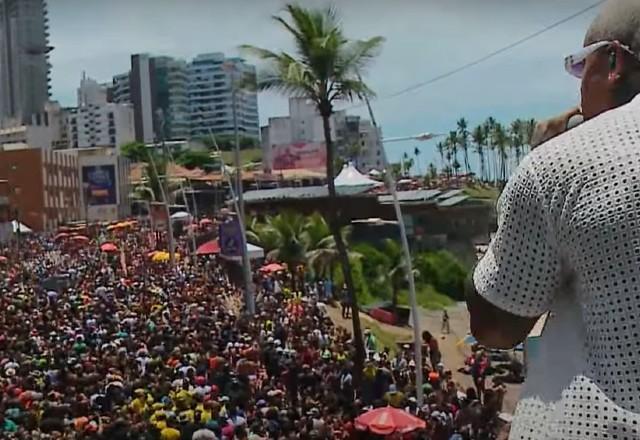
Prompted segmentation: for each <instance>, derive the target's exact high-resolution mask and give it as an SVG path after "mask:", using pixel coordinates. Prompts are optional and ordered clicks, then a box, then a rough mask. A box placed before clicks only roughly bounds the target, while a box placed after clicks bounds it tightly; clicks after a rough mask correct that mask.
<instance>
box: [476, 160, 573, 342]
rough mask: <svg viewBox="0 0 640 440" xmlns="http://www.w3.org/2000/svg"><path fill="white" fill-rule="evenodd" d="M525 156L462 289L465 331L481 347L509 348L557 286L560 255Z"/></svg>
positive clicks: (535, 169)
mask: <svg viewBox="0 0 640 440" xmlns="http://www.w3.org/2000/svg"><path fill="white" fill-rule="evenodd" d="M535 160H536V158H535V154H534V155H530V156H527V158H526V159H525V160H524V161H523V162H522V164H521V165H520V167H519V168H518V170H517V171H516V172H515V173H514V175H513V176H512V177H511V179H510V180H509V182H508V183H507V186H506V187H505V189H504V191H503V193H502V194H501V196H500V200H499V202H498V230H497V231H496V234H495V236H494V237H493V240H492V241H491V244H490V245H489V248H488V249H487V252H486V253H485V255H484V256H483V258H482V260H481V261H480V262H479V263H478V265H477V266H476V268H475V270H474V273H473V279H472V280H470V281H469V283H468V287H467V304H468V307H469V312H470V314H471V330H472V333H473V335H474V336H475V337H476V339H478V341H479V342H480V343H482V344H485V345H487V346H489V347H495V348H504V349H506V348H512V347H513V346H515V345H517V344H518V343H519V342H521V341H523V340H524V339H525V338H526V336H527V335H528V333H529V332H530V331H531V328H533V326H534V325H535V323H536V321H537V320H538V318H539V317H540V316H541V315H543V314H544V313H546V312H547V311H549V308H550V306H551V304H552V302H553V299H554V297H555V294H556V292H557V289H558V286H559V282H560V266H561V265H560V251H559V248H558V243H557V241H556V238H555V232H554V228H553V226H552V221H551V220H550V217H549V215H550V213H549V207H548V205H547V202H546V201H547V197H545V195H544V193H543V191H544V190H543V189H542V188H541V185H540V183H539V181H538V178H539V176H541V175H542V174H541V173H544V171H543V170H542V169H541V167H538V166H537V165H536V162H535Z"/></svg>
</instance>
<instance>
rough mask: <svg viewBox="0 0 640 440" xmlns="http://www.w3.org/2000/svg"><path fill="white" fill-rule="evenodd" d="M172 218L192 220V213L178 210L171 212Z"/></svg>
mask: <svg viewBox="0 0 640 440" xmlns="http://www.w3.org/2000/svg"><path fill="white" fill-rule="evenodd" d="M171 220H179V221H190V220H191V214H189V213H188V212H186V211H178V212H176V213H174V214H171Z"/></svg>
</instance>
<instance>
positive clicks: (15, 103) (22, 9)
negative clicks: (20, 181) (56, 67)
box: [0, 0, 52, 126]
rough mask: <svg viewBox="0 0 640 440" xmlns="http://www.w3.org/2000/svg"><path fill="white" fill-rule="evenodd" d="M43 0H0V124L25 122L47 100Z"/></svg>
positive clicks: (46, 22) (46, 31) (46, 33)
mask: <svg viewBox="0 0 640 440" xmlns="http://www.w3.org/2000/svg"><path fill="white" fill-rule="evenodd" d="M51 49H52V48H51V47H50V46H49V19H48V18H47V6H46V2H45V0H0V124H2V125H4V126H11V125H21V124H28V123H30V121H31V118H32V115H34V114H36V113H40V112H42V111H43V110H44V106H45V104H46V103H47V101H48V100H49V70H50V64H49V52H50V51H51Z"/></svg>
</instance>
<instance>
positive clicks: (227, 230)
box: [218, 217, 242, 257]
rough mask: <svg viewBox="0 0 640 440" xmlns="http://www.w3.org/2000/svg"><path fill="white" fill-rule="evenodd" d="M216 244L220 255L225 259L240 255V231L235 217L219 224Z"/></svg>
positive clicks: (238, 222)
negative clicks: (225, 257) (218, 245)
mask: <svg viewBox="0 0 640 440" xmlns="http://www.w3.org/2000/svg"><path fill="white" fill-rule="evenodd" d="M218 243H219V244H220V253H221V254H222V255H225V256H227V257H238V256H240V255H242V231H241V230H240V221H239V220H238V218H237V217H234V218H232V219H229V220H227V221H226V222H224V223H220V225H219V226H218Z"/></svg>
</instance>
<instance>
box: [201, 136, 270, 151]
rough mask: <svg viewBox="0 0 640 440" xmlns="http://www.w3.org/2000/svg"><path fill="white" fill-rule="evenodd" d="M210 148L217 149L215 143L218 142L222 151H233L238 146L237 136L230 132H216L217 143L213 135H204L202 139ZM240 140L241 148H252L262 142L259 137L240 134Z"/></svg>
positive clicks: (257, 146)
mask: <svg viewBox="0 0 640 440" xmlns="http://www.w3.org/2000/svg"><path fill="white" fill-rule="evenodd" d="M199 140H200V142H202V143H203V144H204V145H205V146H206V147H207V148H208V149H209V150H216V148H215V144H216V143H217V144H218V148H219V149H220V151H233V150H234V149H235V147H236V138H235V136H233V135H228V134H216V135H215V143H214V141H213V139H212V138H211V136H203V137H201V138H200V139H199ZM239 141H240V150H251V149H255V148H259V147H260V143H259V141H258V139H255V138H252V137H248V136H242V135H241V136H239Z"/></svg>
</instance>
